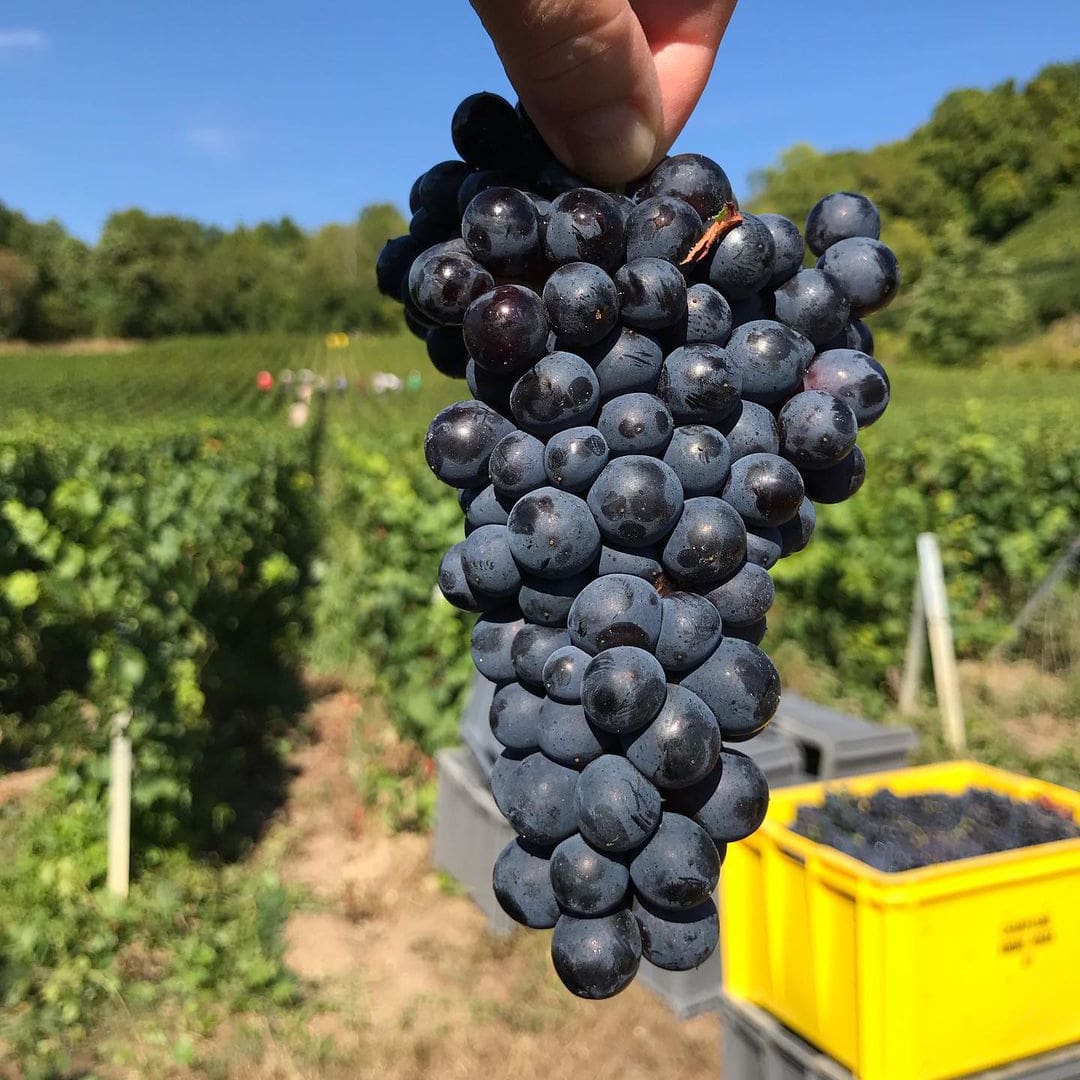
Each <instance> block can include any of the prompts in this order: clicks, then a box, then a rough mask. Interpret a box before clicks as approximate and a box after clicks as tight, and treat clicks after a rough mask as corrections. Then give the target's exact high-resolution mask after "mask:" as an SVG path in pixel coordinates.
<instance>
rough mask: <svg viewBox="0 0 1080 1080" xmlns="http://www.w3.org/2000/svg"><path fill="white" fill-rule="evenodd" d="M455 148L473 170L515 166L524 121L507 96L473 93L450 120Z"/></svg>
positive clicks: (517, 161) (517, 162)
mask: <svg viewBox="0 0 1080 1080" xmlns="http://www.w3.org/2000/svg"><path fill="white" fill-rule="evenodd" d="M450 137H451V138H452V139H453V141H454V149H455V150H456V151H457V152H458V153H459V154H460V155H461V156H462V158H463V159H464V160H465V161H467V162H468V163H469V164H470V165H471V166H472V167H473V168H474V169H515V168H517V167H518V165H519V164H520V159H521V151H522V132H521V121H520V120H519V119H518V114H517V111H516V110H515V109H514V106H513V105H511V104H510V102H509V101H507V100H506V99H505V98H503V97H500V96H499V95H498V94H490V93H487V92H484V93H479V94H470V95H469V96H468V97H467V98H466V99H465V100H464V101H463V102H462V103H461V104H460V105H459V106H458V107H457V108H456V109H455V110H454V117H453V119H452V120H451V121H450Z"/></svg>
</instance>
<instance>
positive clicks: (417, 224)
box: [409, 206, 455, 248]
mask: <svg viewBox="0 0 1080 1080" xmlns="http://www.w3.org/2000/svg"><path fill="white" fill-rule="evenodd" d="M454 232H455V227H454V225H453V224H452V223H449V222H445V221H438V220H436V219H435V218H433V217H432V216H431V214H429V213H428V212H427V210H425V209H424V207H422V206H421V207H420V209H419V210H417V211H416V213H415V214H413V216H412V217H411V218H409V235H410V236H411V237H413V239H414V240H416V242H417V243H418V244H420V246H421V247H422V248H429V247H432V246H433V245H435V244H440V243H442V242H443V241H444V240H449V239H450V237H451V236H453V235H454Z"/></svg>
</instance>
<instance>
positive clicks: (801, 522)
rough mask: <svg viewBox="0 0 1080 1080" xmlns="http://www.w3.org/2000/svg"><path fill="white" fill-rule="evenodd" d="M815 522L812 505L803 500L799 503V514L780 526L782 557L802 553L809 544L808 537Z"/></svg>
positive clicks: (812, 530)
mask: <svg viewBox="0 0 1080 1080" xmlns="http://www.w3.org/2000/svg"><path fill="white" fill-rule="evenodd" d="M816 520H817V514H816V513H815V511H814V504H813V503H812V502H811V501H810V500H809V499H806V498H804V499H803V501H802V502H801V503H799V512H798V513H797V514H796V515H795V516H794V517H793V518H792V519H791V520H790V521H785V522H784V524H783V525H781V526H780V546H781V548H782V549H783V555H784V557H787V556H788V555H794V554H795V553H796V552H799V551H802V549H803V548H804V547H806V545H807V544H809V543H810V537H812V536H813V535H814V525H815V523H816Z"/></svg>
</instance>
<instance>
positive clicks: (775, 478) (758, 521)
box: [723, 454, 804, 527]
mask: <svg viewBox="0 0 1080 1080" xmlns="http://www.w3.org/2000/svg"><path fill="white" fill-rule="evenodd" d="M803 494H804V491H803V479H802V477H801V476H800V475H799V470H798V469H796V468H795V466H794V465H792V464H791V462H790V461H787V460H786V459H784V458H782V457H778V456H777V455H776V454H747V456H746V457H742V458H739V459H738V461H735V462H733V463H732V465H731V475H730V476H729V477H728V481H727V483H726V484H725V485H724V491H723V499H724V502H727V503H730V504H731V505H732V506H733V507H735V509H736V510H737V511H738V512H739V514H740V515H741V517H742V519H743V521H745V522H746V523H747V525H770V526H774V527H779V526H780V525H783V524H784V522H785V521H790V520H791V519H792V518H793V517H794V516H795V515H796V514H797V513H798V512H799V504H800V503H801V502H802V498H803Z"/></svg>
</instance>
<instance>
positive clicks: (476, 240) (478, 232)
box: [461, 187, 540, 277]
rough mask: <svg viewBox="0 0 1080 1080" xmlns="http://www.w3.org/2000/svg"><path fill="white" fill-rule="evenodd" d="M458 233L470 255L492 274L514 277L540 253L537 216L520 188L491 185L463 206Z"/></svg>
mask: <svg viewBox="0 0 1080 1080" xmlns="http://www.w3.org/2000/svg"><path fill="white" fill-rule="evenodd" d="M461 235H462V237H463V238H464V240H465V243H466V244H468V246H469V251H470V252H472V254H473V257H474V258H476V259H477V260H478V261H479V262H481V263H482V264H483V265H484V266H485V267H487V269H488V270H490V271H491V272H492V273H493V274H498V275H499V276H500V277H515V276H517V275H519V274H522V273H524V272H525V270H526V269H528V267H529V266H530V265H532V264H533V263H534V262H535V260H536V259H537V258H538V256H539V254H540V219H539V218H538V217H537V214H536V207H534V206H533V204H532V200H531V199H530V198H529V196H528V195H526V194H525V193H524V192H523V191H518V190H517V189H516V188H511V187H491V188H487V190H485V191H481V192H480V193H479V194H478V195H477V196H476V197H475V198H474V199H473V200H472V202H470V203H469V205H468V207H466V209H465V216H464V217H463V218H462V219H461Z"/></svg>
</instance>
